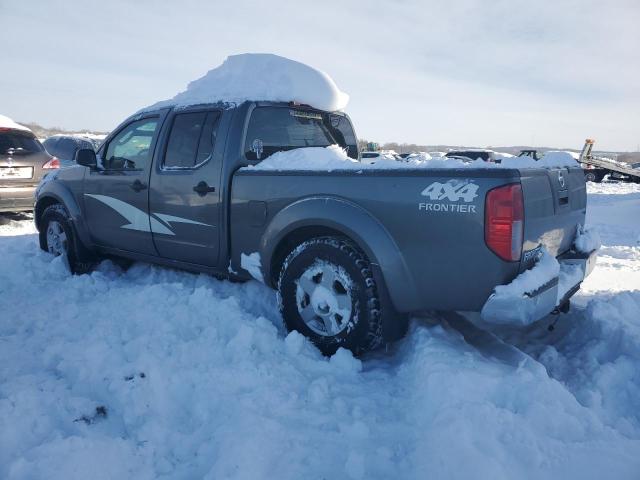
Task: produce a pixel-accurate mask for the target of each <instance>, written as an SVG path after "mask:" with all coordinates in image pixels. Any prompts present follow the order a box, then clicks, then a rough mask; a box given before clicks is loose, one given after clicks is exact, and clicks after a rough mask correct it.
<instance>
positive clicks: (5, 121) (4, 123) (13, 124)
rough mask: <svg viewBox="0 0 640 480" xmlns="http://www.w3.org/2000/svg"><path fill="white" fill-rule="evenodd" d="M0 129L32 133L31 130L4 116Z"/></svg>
mask: <svg viewBox="0 0 640 480" xmlns="http://www.w3.org/2000/svg"><path fill="white" fill-rule="evenodd" d="M0 128H12V129H14V130H24V131H26V132H30V131H31V129H30V128H27V127H25V126H24V125H20V124H19V123H16V122H14V121H13V120H12V119H10V118H9V117H5V116H4V115H0Z"/></svg>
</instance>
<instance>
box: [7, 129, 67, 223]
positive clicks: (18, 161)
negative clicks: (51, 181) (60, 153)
mask: <svg viewBox="0 0 640 480" xmlns="http://www.w3.org/2000/svg"><path fill="white" fill-rule="evenodd" d="M54 168H60V162H59V160H58V159H57V158H55V157H52V156H51V155H49V154H48V153H47V152H46V151H45V149H44V147H43V146H42V144H41V143H40V142H39V141H38V139H37V138H36V137H35V135H34V134H33V133H32V132H31V131H30V130H26V129H24V130H21V129H14V128H0V212H21V211H28V210H33V203H34V192H35V189H36V186H37V185H38V182H40V180H41V179H42V177H43V176H44V175H45V174H46V173H47V171H48V170H50V169H54Z"/></svg>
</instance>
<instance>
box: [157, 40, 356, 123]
mask: <svg viewBox="0 0 640 480" xmlns="http://www.w3.org/2000/svg"><path fill="white" fill-rule="evenodd" d="M246 100H256V101H257V100H264V101H274V102H297V103H301V104H305V105H310V106H312V107H315V108H317V109H320V110H327V111H335V110H343V109H344V108H345V107H346V106H347V103H348V101H349V96H348V95H347V94H346V93H344V92H342V91H340V89H339V88H338V87H337V85H336V84H335V82H334V81H333V79H332V78H331V77H330V76H329V75H327V74H326V73H324V72H322V71H320V70H316V69H315V68H313V67H310V66H308V65H305V64H304V63H300V62H296V61H294V60H290V59H288V58H284V57H280V56H278V55H272V54H267V53H245V54H241V55H231V56H229V57H227V59H226V60H225V61H224V62H223V63H222V65H220V66H218V67H216V68H214V69H213V70H210V71H209V72H207V74H206V75H204V76H203V77H201V78H199V79H197V80H194V81H192V82H191V83H189V85H188V86H187V89H186V90H185V91H184V92H181V93H178V94H177V95H176V96H175V97H173V98H172V99H170V100H165V101H162V102H159V103H156V104H154V105H152V106H150V107H147V108H146V109H145V110H149V109H154V108H160V107H164V106H173V105H176V106H188V105H196V104H200V103H215V102H236V103H241V102H244V101H246Z"/></svg>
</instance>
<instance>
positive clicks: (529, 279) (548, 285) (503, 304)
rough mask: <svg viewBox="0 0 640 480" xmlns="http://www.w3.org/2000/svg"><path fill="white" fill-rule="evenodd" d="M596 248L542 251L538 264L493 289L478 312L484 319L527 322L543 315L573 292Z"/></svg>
mask: <svg viewBox="0 0 640 480" xmlns="http://www.w3.org/2000/svg"><path fill="white" fill-rule="evenodd" d="M597 256H598V251H597V250H593V251H592V252H590V253H583V252H579V251H571V252H568V253H565V254H563V255H561V256H560V257H558V258H557V259H556V258H553V257H552V256H551V255H549V254H548V253H546V252H545V253H544V254H543V256H542V257H541V258H540V260H539V261H538V263H537V264H536V265H535V266H534V267H533V268H532V269H531V270H527V271H526V272H523V273H521V274H520V275H518V277H516V279H515V280H514V281H513V282H511V283H510V284H509V285H501V286H498V287H496V288H495V290H494V292H493V293H492V294H491V296H490V297H489V299H488V300H487V301H486V303H485V304H484V306H483V307H482V311H481V312H480V316H481V317H482V319H483V320H484V321H486V322H490V323H496V324H509V325H528V324H530V323H533V322H536V321H537V320H540V319H541V318H544V317H545V316H547V315H548V314H549V313H551V312H552V311H553V310H554V309H555V308H556V307H558V306H560V305H563V304H564V303H565V302H566V301H567V300H569V298H571V296H572V295H573V294H574V293H576V291H577V290H578V288H580V284H581V283H582V281H583V280H584V279H585V277H587V276H588V275H589V274H590V273H591V272H592V271H593V268H594V267H595V264H596V258H597Z"/></svg>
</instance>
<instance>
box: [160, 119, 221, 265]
mask: <svg viewBox="0 0 640 480" xmlns="http://www.w3.org/2000/svg"><path fill="white" fill-rule="evenodd" d="M221 113H222V112H221V111H219V110H211V109H202V108H200V109H190V110H180V111H179V113H174V114H173V116H172V117H171V118H170V119H168V123H169V127H170V128H169V130H168V132H169V133H168V135H167V136H166V138H165V139H164V140H163V141H162V143H163V144H164V145H165V148H164V149H163V152H162V155H159V157H158V158H157V161H156V162H155V163H156V164H155V165H154V167H153V170H152V175H151V182H150V183H151V189H150V191H149V212H150V215H151V218H152V224H151V231H152V232H153V241H154V243H155V246H156V248H157V250H158V253H159V254H160V256H161V257H165V258H168V259H172V260H179V261H182V262H188V263H193V264H197V265H204V266H209V267H216V266H218V255H219V252H220V244H219V241H220V239H219V234H220V233H219V230H220V229H219V224H220V218H219V217H220V213H221V211H220V198H221V197H220V178H221V167H222V157H223V155H224V142H223V141H219V142H216V138H217V137H218V131H219V128H218V126H219V124H220V121H221V118H222V117H221Z"/></svg>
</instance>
